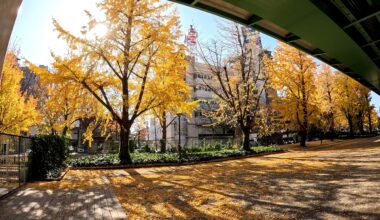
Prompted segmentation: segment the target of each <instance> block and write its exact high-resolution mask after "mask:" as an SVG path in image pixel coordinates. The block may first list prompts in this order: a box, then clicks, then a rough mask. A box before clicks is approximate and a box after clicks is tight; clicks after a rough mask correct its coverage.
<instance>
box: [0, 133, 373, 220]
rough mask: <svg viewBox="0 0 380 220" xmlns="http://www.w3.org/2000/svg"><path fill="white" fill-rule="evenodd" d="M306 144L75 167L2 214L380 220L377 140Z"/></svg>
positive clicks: (15, 198) (23, 193)
mask: <svg viewBox="0 0 380 220" xmlns="http://www.w3.org/2000/svg"><path fill="white" fill-rule="evenodd" d="M309 146H310V147H308V148H307V149H306V150H305V149H304V148H299V147H297V146H286V149H288V150H290V152H288V153H283V154H274V155H268V156H265V157H253V158H247V159H240V160H231V161H225V162H215V163H207V164H200V165H192V166H181V167H162V168H144V169H120V170H101V171H90V170H82V171H74V170H73V171H70V172H69V173H68V174H67V175H66V177H65V178H64V179H63V180H62V181H60V182H37V183H32V184H28V185H27V186H26V187H24V188H23V189H22V190H20V191H19V192H18V193H17V194H15V195H12V196H10V197H8V198H7V199H5V200H3V201H0V210H1V212H0V219H126V218H127V217H128V218H129V219H166V218H169V219H170V218H174V219H334V220H335V219H374V220H375V219H380V137H375V138H367V139H355V140H348V141H335V142H329V141H325V142H324V144H323V145H320V143H319V142H313V143H309ZM124 213H126V214H124Z"/></svg>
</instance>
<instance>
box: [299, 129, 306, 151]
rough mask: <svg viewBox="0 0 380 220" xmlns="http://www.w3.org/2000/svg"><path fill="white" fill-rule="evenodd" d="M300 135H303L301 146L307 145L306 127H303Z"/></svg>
mask: <svg viewBox="0 0 380 220" xmlns="http://www.w3.org/2000/svg"><path fill="white" fill-rule="evenodd" d="M299 135H300V137H301V140H300V146H301V147H306V136H307V132H306V129H304V128H301V130H300V132H299Z"/></svg>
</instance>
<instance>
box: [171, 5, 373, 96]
mask: <svg viewBox="0 0 380 220" xmlns="http://www.w3.org/2000/svg"><path fill="white" fill-rule="evenodd" d="M172 1H174V2H178V3H182V4H185V5H189V1H188V0H172ZM206 2H207V4H205V3H206ZM223 2H226V3H229V4H230V5H232V6H234V7H237V8H240V9H242V10H245V11H248V12H250V13H252V15H254V16H257V17H259V18H261V19H260V20H257V21H256V22H254V24H252V22H250V21H249V20H248V19H247V18H244V16H243V15H242V16H237V15H236V13H234V14H232V13H230V12H229V10H228V7H227V10H221V9H220V8H218V7H219V6H218V4H221V3H223ZM318 2H319V1H317V0H220V1H211V0H201V1H200V2H198V3H197V4H196V5H195V6H192V7H195V8H198V9H201V10H204V11H207V12H210V13H213V14H216V15H219V16H222V17H224V18H227V19H230V20H233V21H236V22H238V23H241V24H246V25H251V26H252V27H253V28H255V29H257V30H259V31H261V32H263V33H266V34H268V35H271V36H273V37H275V38H277V39H279V40H281V41H284V42H287V43H288V44H290V45H292V46H295V47H297V48H299V49H301V50H304V51H305V52H307V53H309V54H311V55H313V56H315V57H317V58H318V59H321V60H322V61H324V62H326V63H329V64H330V65H334V66H336V68H338V69H339V70H341V71H342V72H344V73H346V74H347V75H349V76H351V77H353V78H355V79H357V80H358V81H359V82H361V83H362V84H364V85H365V86H367V87H369V88H370V89H372V90H373V91H375V92H376V93H378V94H380V70H379V68H378V67H377V66H376V64H375V63H374V60H371V58H370V57H369V56H368V55H367V54H366V53H365V52H364V51H363V50H362V48H361V46H360V45H357V44H356V43H355V41H354V40H353V39H352V38H351V37H350V36H349V35H348V34H347V33H346V32H345V31H344V29H343V27H339V26H338V25H337V23H336V22H335V21H333V20H332V19H331V18H330V17H328V16H327V15H326V14H325V13H324V12H323V11H321V10H320V9H319V8H318V7H317V5H318ZM189 6H191V5H189ZM263 20H265V21H269V22H271V23H273V24H275V25H277V26H279V27H281V28H283V29H285V30H287V31H288V32H289V33H290V34H292V35H294V36H297V37H298V38H292V39H290V38H289V36H288V37H286V36H281V35H280V34H279V33H277V32H276V30H272V29H271V28H268V27H264V26H262V25H261V21H263ZM354 22H355V21H354ZM359 23H360V22H359ZM301 39H302V40H304V41H306V42H308V43H310V44H311V45H313V47H314V48H315V49H313V50H309V49H307V48H304V47H303V46H302V45H301V43H300V42H298V41H299V40H301ZM375 40H377V39H375ZM363 46H366V45H363Z"/></svg>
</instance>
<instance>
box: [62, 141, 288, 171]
mask: <svg viewBox="0 0 380 220" xmlns="http://www.w3.org/2000/svg"><path fill="white" fill-rule="evenodd" d="M251 150H252V151H250V152H249V151H242V150H237V149H220V150H207V151H195V150H191V152H188V151H185V152H184V153H183V154H182V157H179V155H178V154H177V153H165V154H161V153H132V154H131V157H132V161H133V163H134V164H164V163H183V162H196V161H207V160H212V159H220V158H227V157H236V156H245V155H253V154H259V153H266V152H278V151H281V149H280V148H279V147H277V146H257V147H252V148H251ZM66 163H67V164H68V165H70V166H72V167H97V166H115V165H119V163H120V160H119V158H118V155H117V154H98V155H86V156H81V157H70V158H69V159H68V160H67V161H66Z"/></svg>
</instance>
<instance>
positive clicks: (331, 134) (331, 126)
mask: <svg viewBox="0 0 380 220" xmlns="http://www.w3.org/2000/svg"><path fill="white" fill-rule="evenodd" d="M329 133H330V134H329V135H330V140H331V141H333V140H334V136H335V121H334V113H330V127H329Z"/></svg>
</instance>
